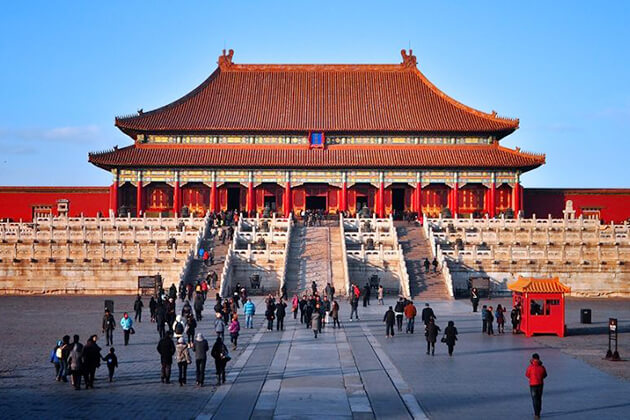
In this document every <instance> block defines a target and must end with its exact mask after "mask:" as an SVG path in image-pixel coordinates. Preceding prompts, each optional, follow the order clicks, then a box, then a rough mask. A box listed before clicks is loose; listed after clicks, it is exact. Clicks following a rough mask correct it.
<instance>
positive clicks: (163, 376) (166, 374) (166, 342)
mask: <svg viewBox="0 0 630 420" xmlns="http://www.w3.org/2000/svg"><path fill="white" fill-rule="evenodd" d="M171 335H172V332H171V331H168V332H167V333H166V334H165V335H164V337H162V338H161V339H160V341H159V342H158V345H157V351H158V353H159V354H160V362H161V364H162V370H161V373H160V380H161V381H162V383H163V384H164V383H166V384H170V383H171V365H172V364H173V355H174V354H175V344H173V339H172V338H171Z"/></svg>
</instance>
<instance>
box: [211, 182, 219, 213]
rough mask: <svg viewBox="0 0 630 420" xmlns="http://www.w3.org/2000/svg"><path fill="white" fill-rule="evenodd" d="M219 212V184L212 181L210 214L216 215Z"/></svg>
mask: <svg viewBox="0 0 630 420" xmlns="http://www.w3.org/2000/svg"><path fill="white" fill-rule="evenodd" d="M217 211H218V209H217V182H216V181H212V185H211V186H210V212H211V213H216V212H217Z"/></svg>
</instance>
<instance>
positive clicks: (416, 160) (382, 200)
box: [89, 50, 545, 217]
mask: <svg viewBox="0 0 630 420" xmlns="http://www.w3.org/2000/svg"><path fill="white" fill-rule="evenodd" d="M401 53H402V62H401V63H398V64H367V65H354V64H334V65H328V64H325V65H319V64H317V65H316V64H313V65H308V64H307V65H304V64H302V65H292V64H238V63H235V62H234V61H233V54H234V53H233V51H232V50H230V51H229V52H227V53H226V52H225V51H223V54H222V55H221V56H220V57H219V60H218V68H217V69H216V70H215V71H214V72H213V73H212V74H211V75H210V76H209V77H208V78H207V79H206V80H205V81H204V82H203V83H202V84H201V85H200V86H198V87H197V88H195V89H194V90H192V91H191V92H190V93H188V94H187V95H185V96H183V97H182V98H180V99H178V100H176V101H174V102H172V103H170V104H168V105H165V106H163V107H161V108H158V109H155V110H153V111H148V112H143V111H142V110H140V111H139V112H138V113H137V114H134V115H131V116H125V117H118V118H116V126H117V127H118V128H119V129H120V130H121V131H122V132H124V133H125V134H127V135H128V136H129V137H131V139H132V140H133V144H132V145H130V146H127V147H122V148H114V149H113V150H109V151H105V152H98V153H91V154H90V155H89V161H90V162H91V163H92V164H94V165H96V166H98V167H99V168H102V169H104V170H107V171H109V172H111V174H112V185H111V187H110V189H109V211H110V214H111V213H116V214H121V213H122V212H125V213H127V212H129V213H131V214H132V215H147V216H156V215H158V214H161V215H162V216H171V215H174V214H176V213H177V214H180V215H181V214H182V212H192V213H194V214H198V215H201V214H204V213H205V212H206V211H208V210H209V211H219V210H241V211H246V212H248V213H250V214H252V213H255V212H262V211H263V210H264V209H265V207H267V208H269V209H270V210H271V211H275V212H277V213H278V214H284V215H288V214H289V213H291V212H293V213H295V214H299V213H300V212H301V211H302V210H306V209H313V210H323V211H325V212H328V213H331V214H335V213H338V212H348V213H349V214H355V213H356V212H357V211H358V210H360V209H362V208H364V207H367V208H368V209H369V210H371V211H373V212H374V213H375V214H376V215H377V216H379V217H382V216H386V215H389V214H392V213H394V214H401V213H403V212H413V213H424V214H426V215H429V216H437V215H438V214H440V213H442V212H446V210H445V209H448V212H450V214H452V215H455V214H457V215H459V216H468V215H471V216H477V217H479V216H482V215H485V214H487V215H488V216H490V217H493V216H497V215H499V214H502V213H505V212H512V213H514V214H519V212H520V211H521V210H522V209H523V205H524V203H523V189H522V187H521V184H520V176H521V174H522V173H524V172H526V171H529V170H532V169H534V168H536V167H538V166H540V165H542V164H544V163H545V156H544V155H540V154H532V153H526V152H523V151H521V150H519V149H518V148H517V149H515V150H513V149H509V148H506V147H503V146H501V144H500V142H501V140H502V139H503V138H504V137H505V136H507V135H509V134H511V133H512V132H514V130H516V129H517V128H518V126H519V121H518V119H510V118H503V117H499V116H498V115H497V113H496V112H494V111H493V112H492V113H485V112H481V111H478V110H475V109H473V108H471V107H468V106H466V105H464V104H462V103H459V102H457V101H456V100H454V99H452V98H451V97H449V96H447V95H446V94H445V93H443V92H442V91H440V90H439V89H438V88H437V87H436V86H434V85H433V84H432V83H431V82H430V81H429V80H428V79H427V78H426V77H425V76H424V75H423V74H422V72H420V70H418V67H417V61H416V57H415V56H414V55H413V53H412V51H411V50H409V51H408V52H407V51H405V50H403V51H402V52H401ZM184 208H185V209H184Z"/></svg>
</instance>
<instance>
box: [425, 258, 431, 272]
mask: <svg viewBox="0 0 630 420" xmlns="http://www.w3.org/2000/svg"><path fill="white" fill-rule="evenodd" d="M430 268H431V263H430V262H429V259H428V258H425V259H424V272H425V273H428V272H429V269H430Z"/></svg>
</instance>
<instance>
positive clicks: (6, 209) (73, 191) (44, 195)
mask: <svg viewBox="0 0 630 420" xmlns="http://www.w3.org/2000/svg"><path fill="white" fill-rule="evenodd" d="M57 200H68V207H69V215H70V217H76V216H80V215H81V213H83V215H84V216H86V217H94V216H96V213H97V212H101V214H102V215H105V216H106V215H107V214H108V212H109V187H0V219H7V218H8V219H11V220H14V221H19V220H20V219H22V220H23V221H31V220H32V219H33V206H50V207H52V214H53V215H55V216H56V215H57Z"/></svg>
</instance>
